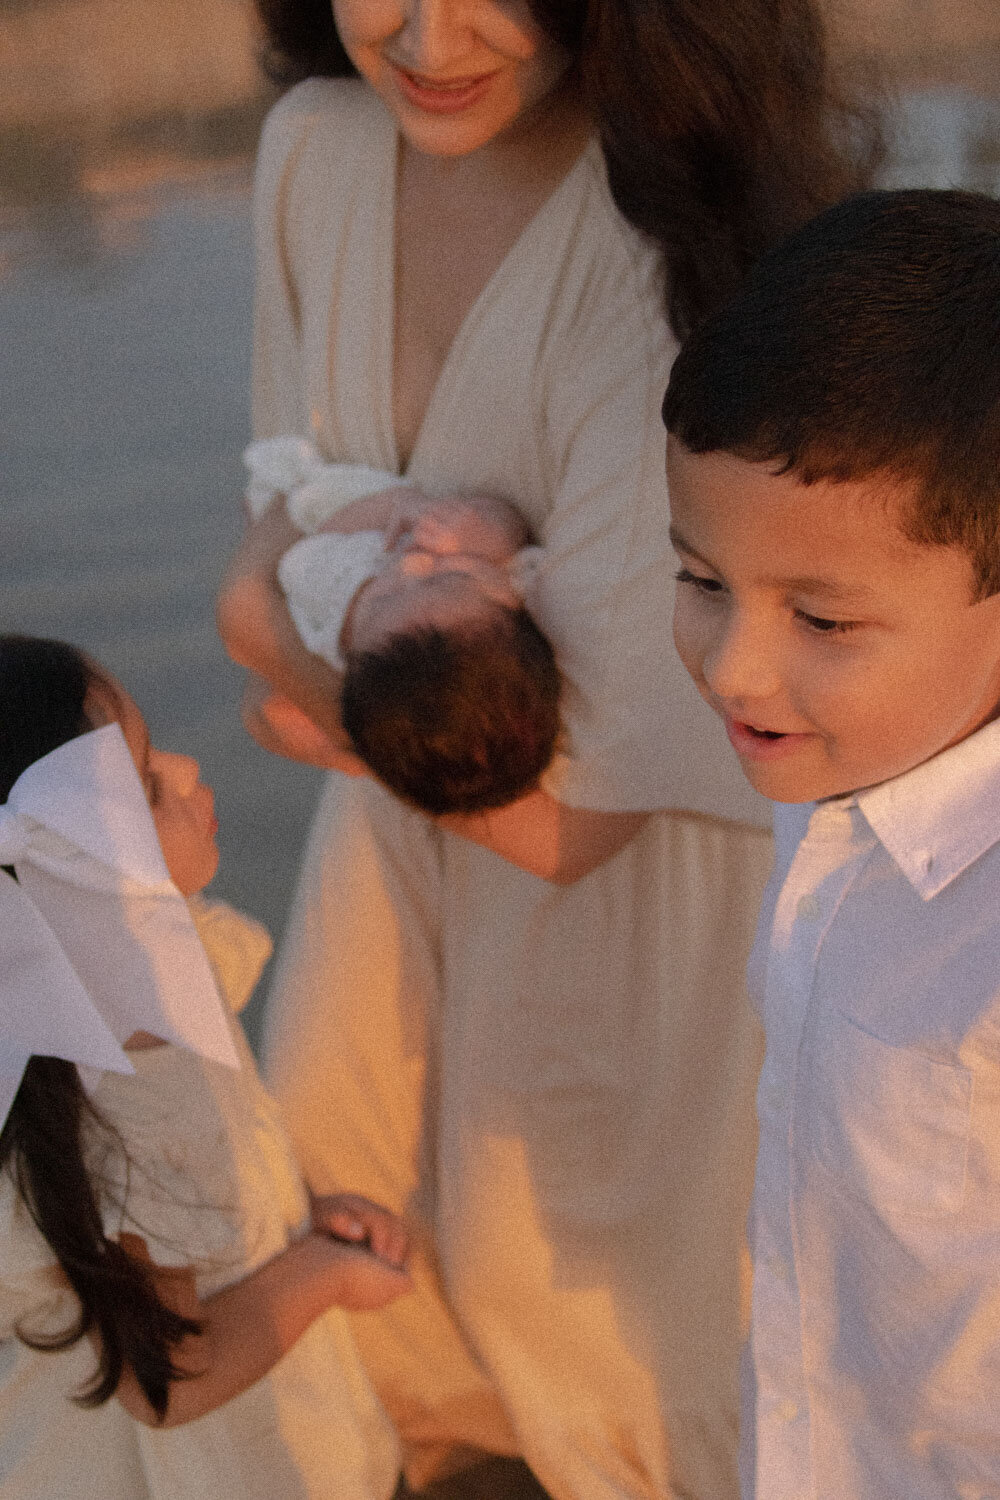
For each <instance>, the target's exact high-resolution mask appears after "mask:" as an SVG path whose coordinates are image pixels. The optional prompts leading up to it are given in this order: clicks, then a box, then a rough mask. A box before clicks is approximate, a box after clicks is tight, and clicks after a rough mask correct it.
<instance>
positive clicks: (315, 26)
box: [256, 0, 882, 338]
mask: <svg viewBox="0 0 1000 1500" xmlns="http://www.w3.org/2000/svg"><path fill="white" fill-rule="evenodd" d="M256 3H257V8H258V11H259V13H260V16H261V19H262V21H263V25H264V30H265V35H266V37H267V40H268V51H267V54H266V58H265V66H266V67H267V70H268V72H269V73H270V75H271V77H272V78H273V79H275V80H276V81H277V82H279V83H282V84H290V83H294V82H297V81H298V80H300V79H302V78H306V77H309V76H310V75H325V76H329V77H341V76H346V75H351V74H353V73H354V68H353V66H352V64H351V62H350V60H349V58H348V57H347V54H346V53H345V51H344V49H343V47H342V45H341V43H340V39H339V37H338V36H337V32H336V28H335V26H334V22H333V14H332V10H331V6H330V0H256ZM530 4H531V9H532V12H533V14H534V17H535V19H536V21H537V22H538V24H539V25H540V26H541V27H542V29H543V30H544V31H545V32H546V33H547V34H548V35H549V36H550V37H552V38H553V39H554V40H555V41H557V42H558V43H560V45H562V46H563V47H565V48H566V49H567V50H568V51H569V52H570V54H571V56H572V58H573V59H574V65H575V67H576V70H577V77H578V79H579V83H580V87H581V89H582V92H583V97H584V99H585V101H586V104H587V108H588V110H589V112H590V115H591V118H592V119H593V120H594V122H595V124H596V127H597V129H598V131H599V133H600V138H601V143H602V146H603V148H604V156H605V160H606V162H607V167H608V179H609V182H610V186H611V192H612V194H613V196H614V200H615V202H616V204H617V205H618V208H619V209H620V210H621V212H622V213H623V214H624V216H625V218H626V219H628V220H629V221H630V222H631V223H632V224H634V225H635V226H636V228H638V229H640V230H642V231H643V233H645V234H647V235H649V236H650V237H651V238H652V239H653V240H654V241H655V242H656V243H657V244H658V245H659V246H660V249H661V250H662V252H663V257H664V261H665V265H666V269H667V281H666V286H667V292H666V296H667V314H668V317H669V319H670V323H671V326H672V327H673V329H674V332H675V333H676V334H677V336H678V337H679V338H684V337H686V335H687V334H688V333H689V332H690V330H691V329H692V328H693V327H694V326H695V325H696V324H697V323H698V322H700V321H701V319H702V318H703V317H705V316H706V314H707V313H709V312H711V311H713V309H714V308H715V307H716V306H718V305H719V303H721V302H722V301H724V300H725V298H726V297H727V296H728V295H729V294H730V293H731V292H733V291H734V290H735V289H736V288H737V286H738V285H739V284H740V282H741V281H742V279H743V277H744V275H745V274H746V272H747V271H748V269H749V268H750V266H751V265H752V264H753V262H754V260H756V258H757V256H758V255H759V254H760V253H761V252H762V251H763V250H766V249H767V248H768V247H769V246H771V245H772V244H775V243H776V242H777V241H778V240H779V239H781V237H782V236H783V235H784V234H786V233H787V232H788V231H789V230H792V229H794V228H797V227H798V225H800V224H803V223H805V221H806V220H807V219H809V218H811V217H812V216H813V214H815V213H818V212H819V211H820V210H821V209H823V208H825V207H827V206H828V205H829V204H831V203H835V202H837V201H838V200H839V199H840V198H843V197H845V196H846V195H847V194H849V193H852V192H855V191H857V190H858V189H860V188H863V187H866V186H868V185H869V183H870V180H871V177H872V175H873V173H874V170H875V168H876V166H877V165H878V164H879V162H880V161H881V158H882V137H881V131H880V129H879V125H878V121H877V116H876V114H875V112H874V111H864V110H862V109H861V108H860V107H859V106H858V105H857V104H856V103H855V102H853V101H852V100H851V99H850V97H849V95H848V93H847V91H846V90H845V89H844V88H843V87H842V86H841V85H840V84H839V83H838V81H837V79H836V78H835V76H834V70H833V68H832V65H831V62H830V57H829V52H828V45H827V38H826V31H825V27H824V23H823V20H822V17H821V15H820V13H819V11H818V8H817V4H816V0H530Z"/></svg>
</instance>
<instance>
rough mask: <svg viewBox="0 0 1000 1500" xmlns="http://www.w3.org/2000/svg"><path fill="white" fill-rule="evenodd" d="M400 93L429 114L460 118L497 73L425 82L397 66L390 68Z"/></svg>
mask: <svg viewBox="0 0 1000 1500" xmlns="http://www.w3.org/2000/svg"><path fill="white" fill-rule="evenodd" d="M390 66H391V68H392V71H393V74H394V75H395V78H396V82H397V86H398V87H399V90H400V92H401V93H402V94H403V95H404V96H405V98H406V99H408V100H409V102H410V103H411V104H414V105H416V107H417V108H418V109H422V110H426V111H427V112H428V113H429V114H461V113H462V111H463V110H466V109H471V108H472V107H473V106H474V105H476V104H478V103H479V101H480V99H482V98H483V96H484V95H485V94H486V93H487V92H488V90H489V88H490V85H491V84H492V82H493V79H494V77H495V76H496V71H497V70H496V69H493V70H492V71H490V72H485V73H479V74H475V75H472V76H471V77H470V76H466V77H464V78H441V79H435V78H428V77H427V76H426V75H425V74H422V73H414V72H411V71H410V70H409V69H408V68H403V67H401V66H400V65H399V64H398V63H391V64H390Z"/></svg>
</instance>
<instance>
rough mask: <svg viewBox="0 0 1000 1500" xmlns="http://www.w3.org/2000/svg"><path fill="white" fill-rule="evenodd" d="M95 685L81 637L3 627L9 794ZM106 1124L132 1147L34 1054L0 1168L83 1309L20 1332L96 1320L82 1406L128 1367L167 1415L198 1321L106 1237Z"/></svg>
mask: <svg viewBox="0 0 1000 1500" xmlns="http://www.w3.org/2000/svg"><path fill="white" fill-rule="evenodd" d="M96 683H101V684H104V679H103V678H102V677H101V676H100V673H99V672H98V671H97V669H96V668H95V667H94V666H93V665H92V664H91V663H90V662H89V661H88V660H87V659H86V657H84V656H83V654H82V653H81V652H80V651H78V650H77V649H76V647H75V646H68V645H66V644H65V643H64V642H62V641H49V640H38V639H35V638H33V637H29V636H18V635H0V802H6V800H7V798H8V797H9V795H10V789H11V787H12V786H13V785H14V782H15V781H16V780H17V778H18V777H19V776H20V774H21V772H22V771H24V770H26V769H27V768H28V766H30V765H32V764H33V763H34V762H35V761H36V760H39V759H41V757H42V756H43V755H47V754H48V753H49V752H50V751H52V750H56V749H58V747H59V746H60V745H64V744H65V743H66V742H67V741H68V740H72V739H75V738H76V736H77V735H80V734H85V733H86V732H87V731H88V730H90V729H92V728H93V727H94V726H93V725H92V724H91V723H90V722H89V721H88V719H87V713H86V698H87V693H88V690H89V689H90V687H91V686H92V685H93V684H96ZM9 873H10V874H13V871H10V872H9ZM0 878H3V877H0ZM101 1134H103V1135H104V1136H105V1137H106V1138H107V1139H108V1140H109V1142H111V1143H112V1144H113V1145H114V1146H115V1149H124V1148H122V1147H121V1145H120V1142H116V1141H114V1139H113V1137H114V1132H113V1131H112V1130H111V1128H110V1127H109V1126H108V1125H107V1124H106V1123H105V1122H104V1121H103V1120H102V1119H101V1117H100V1115H99V1114H98V1112H97V1110H96V1109H95V1108H94V1106H93V1105H92V1104H91V1102H90V1100H89V1099H88V1097H87V1095H86V1093H85V1092H84V1089H83V1087H82V1085H81V1083H80V1076H79V1074H78V1072H77V1070H76V1067H75V1066H74V1064H73V1063H70V1062H65V1061H64V1060H63V1059H62V1058H57V1057H32V1058H31V1060H30V1061H29V1063H28V1066H27V1068H26V1069H25V1073H24V1077H23V1079H22V1081H21V1086H20V1088H19V1090H18V1092H17V1096H16V1097H15V1099H14V1102H13V1104H12V1106H11V1110H10V1114H9V1115H8V1116H7V1119H6V1121H5V1123H4V1126H3V1130H2V1131H0V1171H2V1172H6V1173H8V1174H9V1175H10V1177H11V1178H12V1180H13V1182H14V1185H15V1187H16V1188H17V1190H18V1192H19V1194H20V1196H21V1198H22V1199H23V1201H24V1204H25V1207H26V1208H27V1210H28V1212H29V1213H30V1215H31V1217H32V1218H33V1219H34V1221H35V1224H36V1225H37V1226H38V1229H39V1230H40V1232H41V1233H42V1235H43V1236H44V1238H45V1240H46V1241H47V1243H48V1245H49V1247H50V1249H51V1250H52V1252H53V1254H54V1255H55V1257H56V1259H57V1260H58V1262H59V1264H60V1266H61V1267H62V1269H63V1272H64V1273H65V1276H66V1279H67V1281H68V1282H69V1284H70V1286H71V1287H72V1288H73V1291H74V1292H75V1293H76V1295H77V1297H78V1298H79V1302H80V1315H79V1317H78V1318H77V1319H76V1320H75V1321H74V1322H73V1323H72V1324H71V1325H70V1326H69V1327H68V1328H66V1329H65V1330H63V1331H62V1332H61V1333H56V1334H47V1335H41V1336H39V1335H33V1334H31V1333H30V1332H29V1331H27V1330H24V1331H20V1337H21V1339H22V1341H23V1342H24V1343H25V1344H27V1345H28V1346H29V1347H30V1348H33V1349H46V1350H60V1349H68V1348H69V1347H70V1346H71V1345H72V1344H75V1343H76V1342H77V1341H78V1340H79V1339H81V1338H82V1337H83V1336H84V1334H86V1333H88V1332H89V1331H90V1330H91V1329H93V1330H94V1331H95V1332H96V1333H97V1335H98V1342H99V1346H100V1353H99V1356H98V1365H97V1370H96V1371H95V1374H94V1376H93V1379H92V1380H90V1381H89V1382H88V1383H87V1385H86V1386H85V1387H84V1389H83V1390H82V1391H81V1392H80V1393H79V1394H78V1396H77V1397H76V1399H77V1401H78V1402H79V1403H80V1405H82V1406H99V1405H100V1404H101V1403H102V1402H104V1401H107V1400H108V1398H109V1397H110V1396H113V1395H114V1393H115V1391H116V1390H117V1388H118V1383H119V1381H120V1380H121V1378H122V1375H123V1373H124V1371H125V1368H126V1366H129V1367H130V1368H131V1369H132V1371H133V1372H134V1374H135V1377H136V1379H137V1380H138V1382H139V1384H140V1386H141V1387H142V1390H143V1393H144V1394H145V1396H146V1398H147V1400H148V1401H149V1403H150V1405H151V1406H152V1408H153V1410H154V1411H155V1412H156V1413H157V1414H158V1415H159V1416H163V1414H164V1412H165V1411H166V1409H167V1397H168V1391H169V1383H170V1381H171V1380H172V1379H176V1378H179V1376H180V1375H181V1373H182V1372H181V1371H179V1370H177V1369H176V1368H175V1366H174V1364H173V1361H172V1359H171V1351H172V1349H173V1348H174V1347H175V1346H176V1345H177V1344H179V1343H180V1341H181V1340H182V1339H183V1338H184V1337H185V1335H186V1334H189V1333H197V1332H198V1331H199V1325H198V1324H197V1323H195V1322H192V1321H191V1320H190V1319H188V1318H182V1317H180V1316H179V1314H177V1313H175V1312H173V1311H172V1310H171V1309H170V1308H168V1307H165V1306H164V1304H163V1303H162V1302H161V1301H160V1299H159V1297H158V1295H157V1293H156V1288H155V1286H154V1284H153V1281H152V1279H151V1277H150V1275H149V1274H148V1272H147V1271H146V1270H145V1269H144V1268H143V1267H142V1266H141V1265H140V1264H139V1263H138V1262H137V1261H135V1260H133V1259H132V1257H131V1256H129V1255H128V1254H126V1252H125V1251H124V1250H123V1249H122V1247H121V1246H120V1245H119V1244H118V1242H117V1241H116V1240H112V1239H108V1238H107V1237H106V1236H105V1234H104V1229H103V1225H102V1222H101V1212H100V1207H99V1204H98V1200H97V1196H96V1194H95V1191H94V1185H93V1184H92V1182H91V1180H90V1176H89V1174H88V1172H87V1167H86V1162H85V1155H84V1152H85V1145H84V1141H85V1138H89V1139H91V1140H95V1139H97V1138H98V1137H99V1136H100V1135H101Z"/></svg>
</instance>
